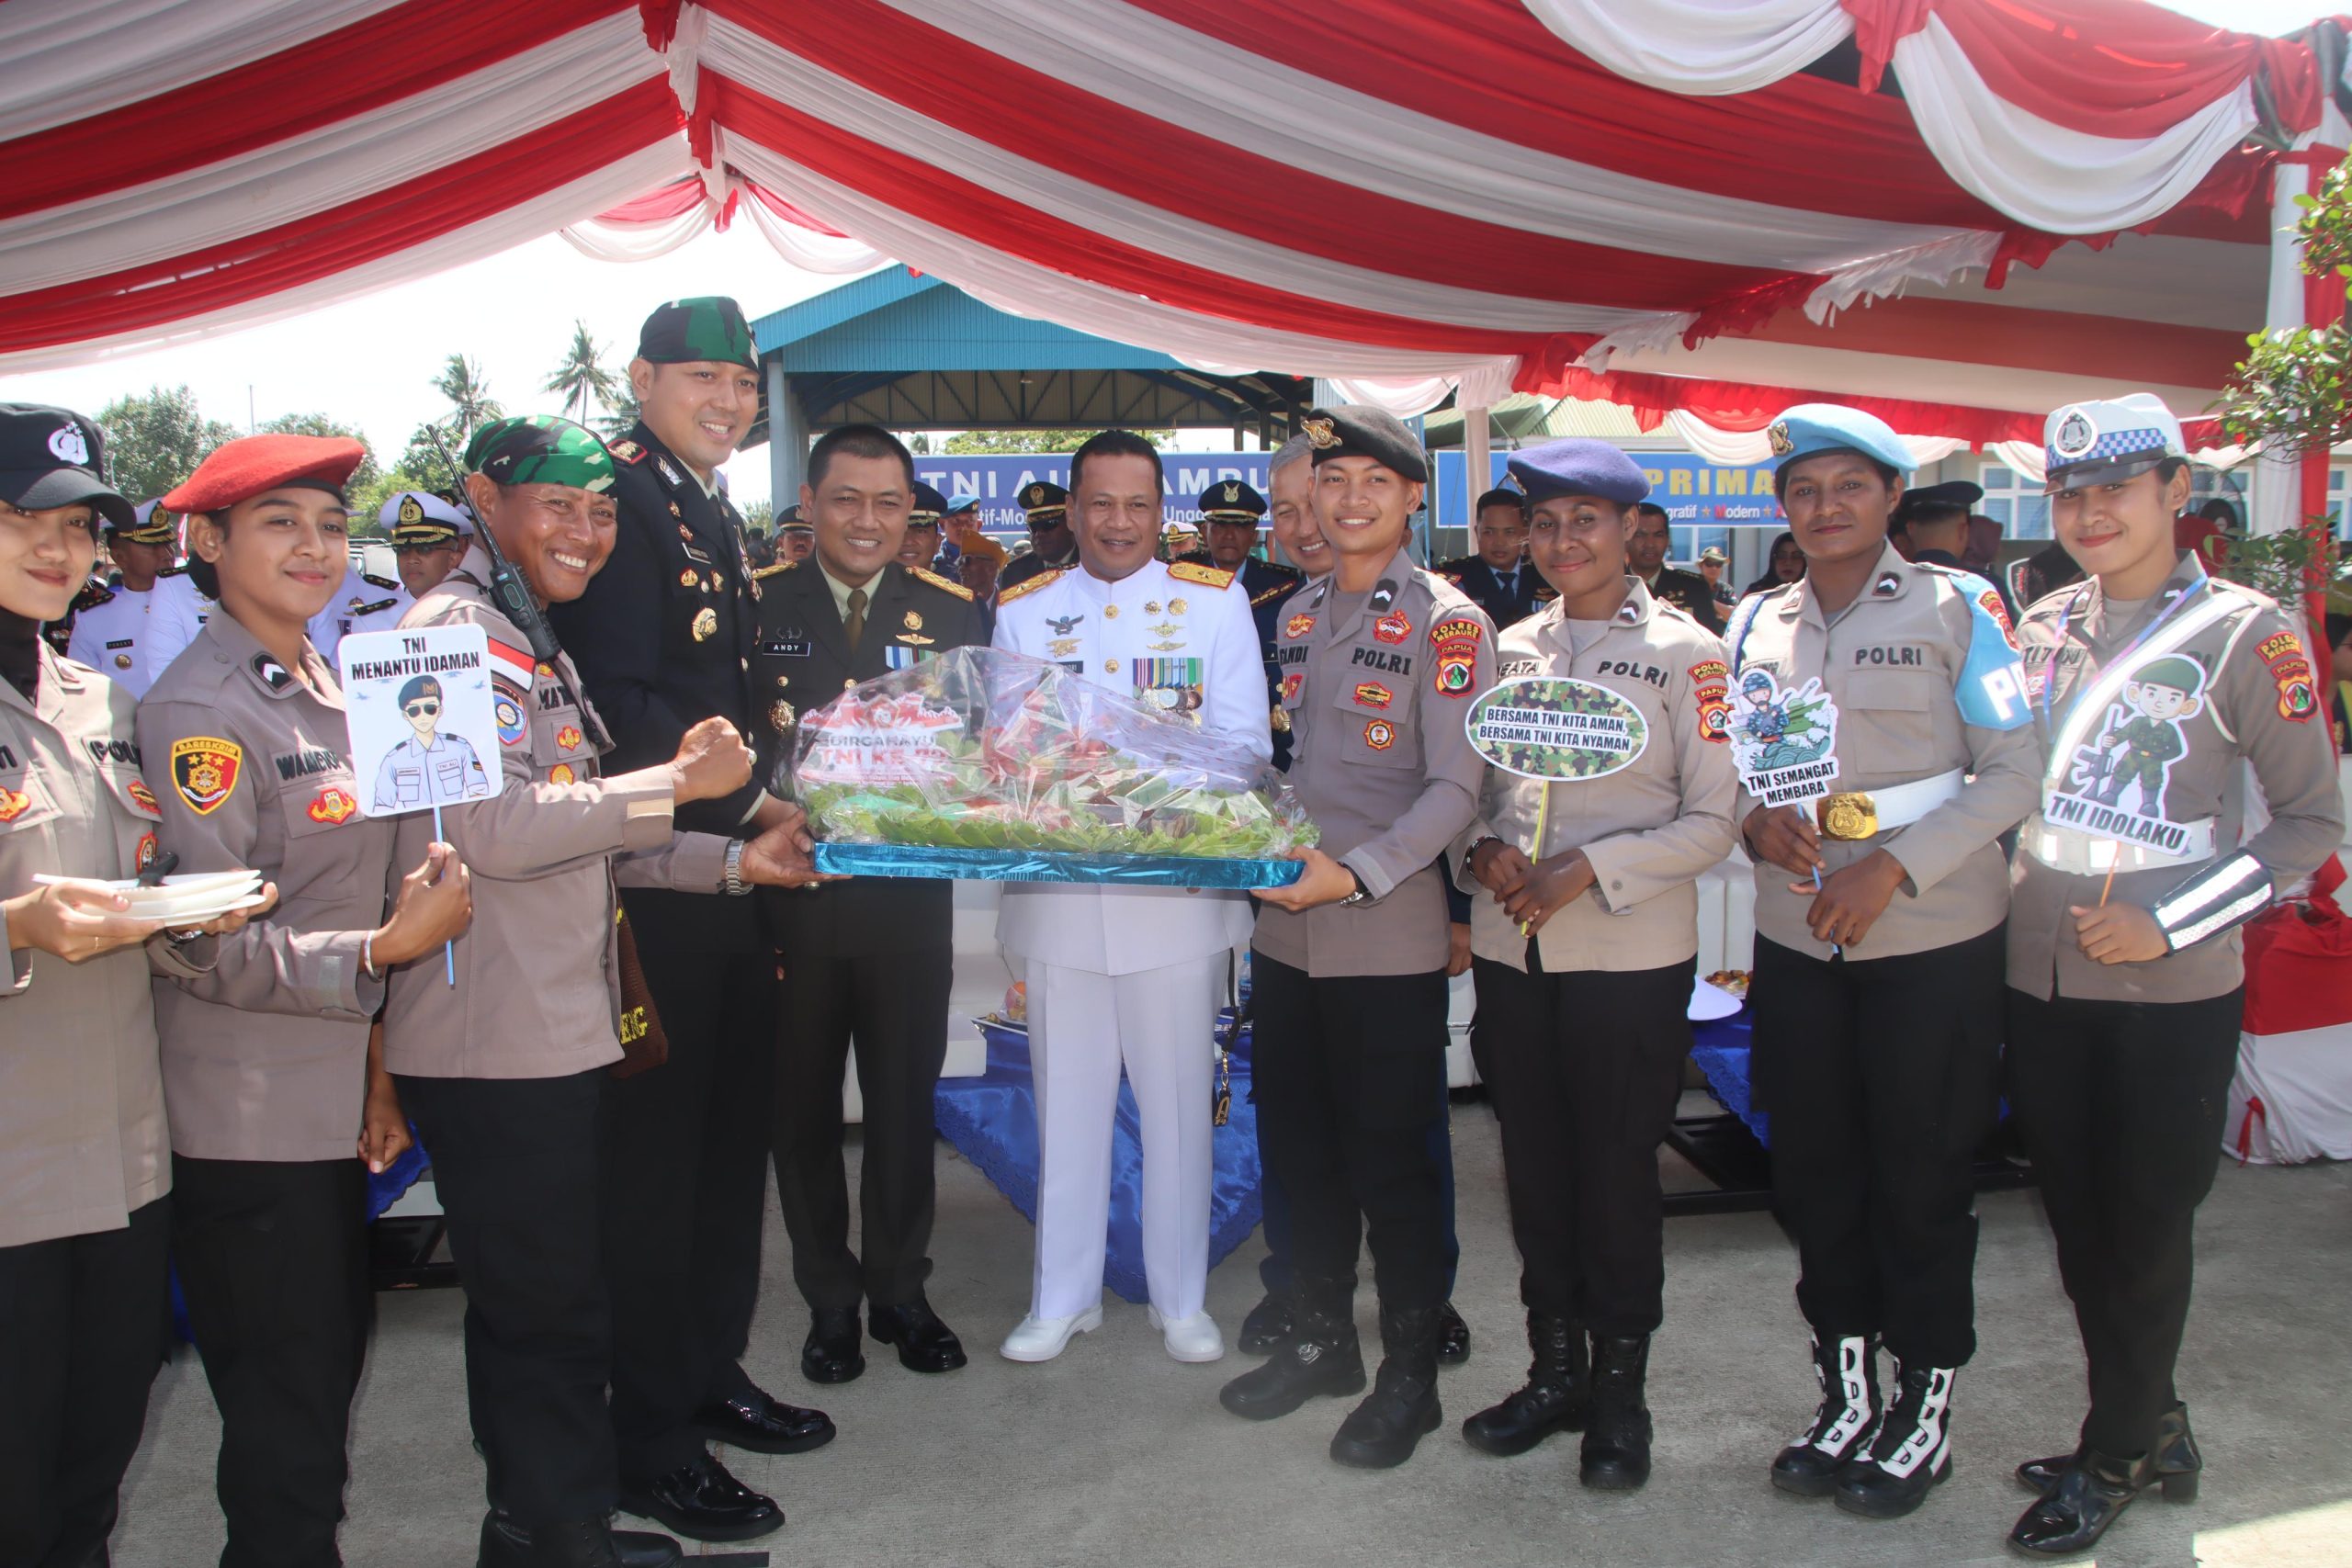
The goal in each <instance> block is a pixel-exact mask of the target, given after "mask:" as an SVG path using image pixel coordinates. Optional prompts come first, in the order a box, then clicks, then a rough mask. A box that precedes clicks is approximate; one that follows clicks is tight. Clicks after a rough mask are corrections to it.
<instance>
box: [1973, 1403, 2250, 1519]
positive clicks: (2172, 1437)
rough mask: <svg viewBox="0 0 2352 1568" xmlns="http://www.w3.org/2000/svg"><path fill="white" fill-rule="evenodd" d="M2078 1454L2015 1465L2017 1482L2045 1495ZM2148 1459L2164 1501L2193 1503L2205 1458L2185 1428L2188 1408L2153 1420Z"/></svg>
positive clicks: (2193, 1435) (2178, 1407) (2174, 1409)
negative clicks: (2151, 1450) (2151, 1442)
mask: <svg viewBox="0 0 2352 1568" xmlns="http://www.w3.org/2000/svg"><path fill="white" fill-rule="evenodd" d="M2081 1455H2082V1450H2079V1449H2078V1450H2075V1452H2074V1453H2071V1454H2053V1455H2052V1456H2051V1457H2050V1458H2048V1459H2030V1460H2028V1461H2025V1462H2024V1463H2023V1464H2021V1465H2019V1466H2018V1481H2020V1482H2022V1483H2024V1485H2025V1488H2026V1490H2027V1491H2029V1492H2036V1493H2045V1494H2046V1493H2047V1492H2048V1491H2049V1490H2050V1489H2051V1488H2052V1486H2055V1485H2057V1484H2058V1478H2059V1477H2060V1476H2061V1475H2064V1473H2065V1472H2066V1467H2067V1466H2068V1465H2071V1464H2073V1463H2074V1462H2075V1460H2077V1459H2079V1458H2080V1457H2081ZM2151 1457H2152V1458H2153V1460H2154V1465H2155V1480H2156V1483H2157V1484H2158V1485H2160V1486H2161V1487H2162V1488H2163V1490H2164V1497H2165V1502H2167V1503H2194V1502H2195V1501H2197V1478H2198V1476H2199V1473H2200V1472H2203V1470H2204V1469H2205V1456H2204V1455H2203V1454H2201V1453H2199V1452H2198V1451H2197V1434H2196V1433H2194V1432H2192V1431H2190V1430H2189V1429H2188V1405H2186V1404H2176V1405H2174V1406H2173V1407H2172V1408H2171V1409H2170V1410H2167V1411H2165V1413H2164V1414H2163V1415H2162V1416H2157V1417H2156V1446H2155V1448H2154V1450H2153V1452H2152V1455H2151Z"/></svg>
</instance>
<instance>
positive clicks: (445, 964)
mask: <svg viewBox="0 0 2352 1568" xmlns="http://www.w3.org/2000/svg"><path fill="white" fill-rule="evenodd" d="M433 840H434V841H435V843H441V844H446V843H447V842H448V841H449V840H447V839H446V838H444V837H442V834H441V803H440V802H439V801H437V800H436V801H435V802H434V803H433ZM443 874H444V875H447V873H446V872H445V873H443ZM441 972H442V973H443V974H444V975H445V976H447V977H448V981H449V984H450V985H452V986H455V985H456V984H457V983H458V944H457V942H456V941H455V940H454V939H452V940H451V941H448V942H443V943H442V944H441Z"/></svg>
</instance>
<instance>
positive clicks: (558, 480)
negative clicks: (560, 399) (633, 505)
mask: <svg viewBox="0 0 2352 1568" xmlns="http://www.w3.org/2000/svg"><path fill="white" fill-rule="evenodd" d="M466 467H467V468H468V469H469V470H470V471H472V472H475V473H481V474H486V475H488V476H489V477H490V478H492V479H495V480H497V481H498V482H499V483H500V484H503V485H570V486H571V488H572V489H574V490H590V491H600V490H610V489H612V488H613V459H612V457H611V455H610V454H609V453H607V452H606V451H605V444H604V443H603V442H601V441H599V440H597V439H596V438H595V436H594V435H592V434H589V433H588V432H587V431H585V430H582V428H581V427H580V426H578V425H576V424H574V423H571V421H570V420H568V419H558V418H556V417H555V416H554V415H553V414H544V413H535V414H530V415H527V416H525V415H519V414H518V415H516V416H515V417H513V418H510V419H500V420H492V422H491V423H488V424H485V425H483V426H482V427H481V429H480V430H477V431H475V432H474V438H473V439H472V440H471V441H469V442H468V443H466Z"/></svg>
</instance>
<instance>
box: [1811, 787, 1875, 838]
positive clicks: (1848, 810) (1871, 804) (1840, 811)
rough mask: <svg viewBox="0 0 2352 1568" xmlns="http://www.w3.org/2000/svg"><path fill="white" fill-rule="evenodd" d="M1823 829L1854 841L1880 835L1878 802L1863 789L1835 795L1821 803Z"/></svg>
mask: <svg viewBox="0 0 2352 1568" xmlns="http://www.w3.org/2000/svg"><path fill="white" fill-rule="evenodd" d="M1821 830H1822V831H1823V832H1824V833H1826V834H1827V835H1828V836H1829V837H1830V838H1833V839H1839V840H1846V841H1848V842H1852V841H1854V840H1861V839H1872V838H1876V837H1877V836H1878V802H1877V801H1875V800H1873V799H1872V798H1871V796H1870V795H1869V794H1868V793H1866V792H1864V791H1861V790H1855V791H1851V792H1849V793H1848V794H1845V795H1831V796H1829V797H1828V798H1827V799H1826V800H1824V801H1823V802H1822V803H1821Z"/></svg>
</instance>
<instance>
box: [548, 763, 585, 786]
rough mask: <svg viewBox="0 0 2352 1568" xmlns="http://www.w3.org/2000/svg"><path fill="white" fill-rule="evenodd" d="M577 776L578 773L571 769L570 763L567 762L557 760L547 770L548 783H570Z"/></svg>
mask: <svg viewBox="0 0 2352 1568" xmlns="http://www.w3.org/2000/svg"><path fill="white" fill-rule="evenodd" d="M579 776H580V775H579V774H577V773H573V772H572V771H571V763H569V762H558V763H557V764H556V765H555V766H554V767H552V768H549V769H548V783H549V784H570V783H571V782H572V781H573V780H575V779H577V778H578V777H579Z"/></svg>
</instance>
